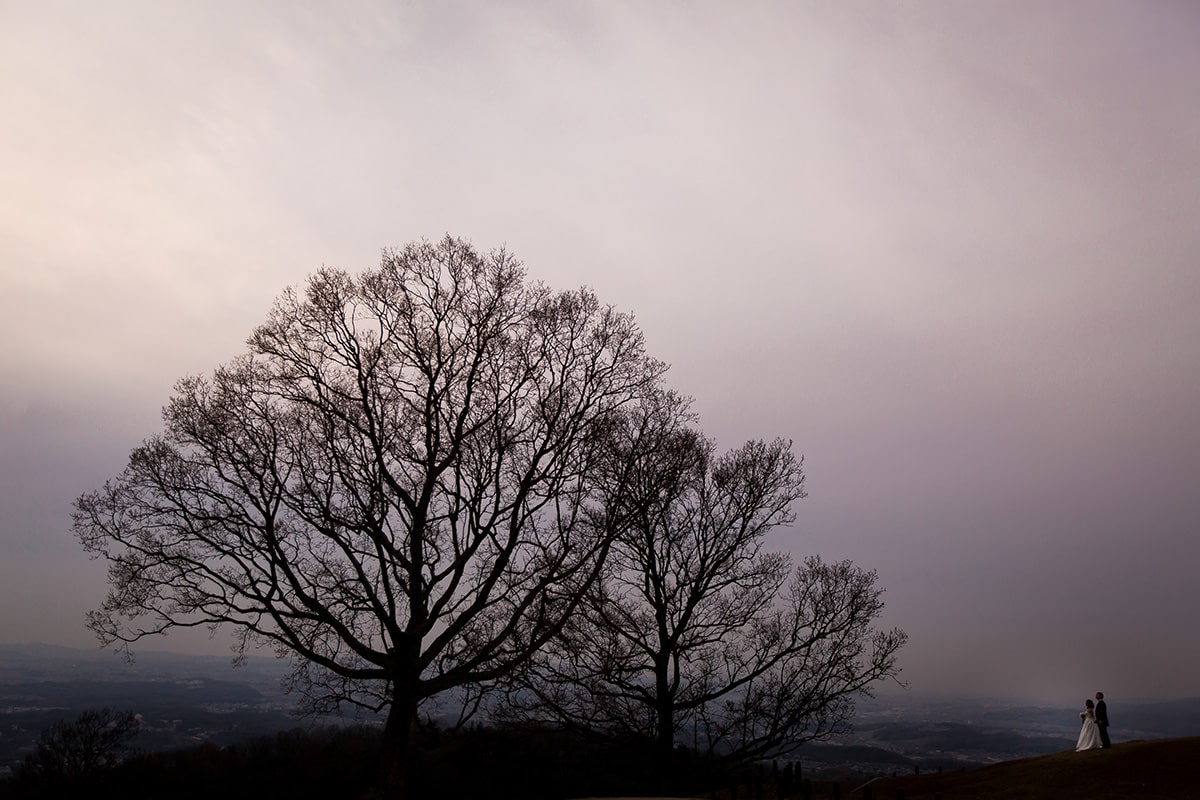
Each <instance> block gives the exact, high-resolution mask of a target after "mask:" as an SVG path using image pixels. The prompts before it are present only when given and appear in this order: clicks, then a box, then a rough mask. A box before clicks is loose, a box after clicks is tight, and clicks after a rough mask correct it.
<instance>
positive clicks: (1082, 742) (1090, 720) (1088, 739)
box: [1075, 699, 1104, 752]
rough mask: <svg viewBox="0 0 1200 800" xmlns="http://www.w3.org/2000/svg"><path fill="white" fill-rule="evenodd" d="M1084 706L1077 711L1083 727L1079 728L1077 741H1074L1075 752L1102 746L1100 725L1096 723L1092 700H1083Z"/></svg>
mask: <svg viewBox="0 0 1200 800" xmlns="http://www.w3.org/2000/svg"><path fill="white" fill-rule="evenodd" d="M1083 702H1084V706H1085V708H1084V709H1083V711H1080V712H1079V718H1080V719H1081V720H1083V727H1081V728H1080V729H1079V741H1078V742H1076V743H1075V752H1080V751H1083V750H1097V749H1099V748H1101V747H1103V746H1104V743H1103V742H1102V741H1101V739H1100V726H1099V725H1097V724H1096V711H1095V708H1094V707H1093V705H1092V701H1091V700H1090V699H1089V700H1084V701H1083Z"/></svg>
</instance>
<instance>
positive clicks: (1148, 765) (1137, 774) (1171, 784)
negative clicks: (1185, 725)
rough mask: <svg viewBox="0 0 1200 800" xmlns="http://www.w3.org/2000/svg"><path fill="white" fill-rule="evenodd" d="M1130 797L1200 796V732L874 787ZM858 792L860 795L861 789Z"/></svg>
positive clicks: (1079, 799) (946, 796)
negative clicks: (1181, 736) (1199, 733)
mask: <svg viewBox="0 0 1200 800" xmlns="http://www.w3.org/2000/svg"><path fill="white" fill-rule="evenodd" d="M899 788H903V789H904V792H905V798H906V800H928V799H929V798H933V797H934V795H935V794H941V796H942V798H943V800H1000V799H1001V798H1004V799H1005V800H1012V799H1013V798H1021V799H1022V800H1131V799H1137V798H1188V797H1200V737H1190V738H1186V739H1156V740H1153V741H1135V742H1123V743H1120V744H1117V745H1115V746H1114V747H1113V748H1112V749H1111V750H1089V751H1086V752H1083V753H1076V752H1075V751H1073V750H1068V751H1066V752H1063V753H1055V754H1053V755H1049V756H1039V757H1037V758H1026V759H1021V760H1019V761H1005V762H1003V763H1001V764H994V765H992V766H989V767H984V768H982V769H977V770H971V771H968V772H947V773H942V774H940V775H939V774H933V775H920V776H910V777H906V778H888V779H886V780H880V781H875V782H874V783H872V784H871V793H872V796H873V797H875V798H879V799H880V800H885V799H886V800H890V798H893V797H895V796H896V790H897V789H899ZM856 796H858V795H856Z"/></svg>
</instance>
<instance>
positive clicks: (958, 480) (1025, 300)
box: [0, 0, 1200, 705]
mask: <svg viewBox="0 0 1200 800" xmlns="http://www.w3.org/2000/svg"><path fill="white" fill-rule="evenodd" d="M745 5H747V6H749V8H742V7H740V6H739V7H738V9H737V10H736V11H735V10H734V6H733V5H731V4H729V3H726V2H696V3H676V2H665V0H664V1H663V2H656V1H655V0H650V2H643V1H642V0H638V1H637V2H633V1H632V0H631V1H630V2H620V0H594V2H587V1H586V0H581V1H580V2H571V3H550V2H546V3H533V2H529V3H519V2H518V3H491V2H482V0H481V1H480V2H476V3H442V2H437V3H435V2H382V1H381V2H360V3H345V4H337V5H336V8H335V6H334V5H332V4H327V3H307V4H306V3H301V2H282V0H281V1H280V2H262V3H254V4H249V3H242V2H234V1H233V0H230V1H229V2H205V3H188V4H182V3H159V2H154V0H145V1H144V2H116V3H105V4H96V3H87V2H38V3H6V4H3V5H0V108H2V109H3V117H2V121H0V176H2V177H0V335H2V336H3V341H4V342H5V343H6V346H5V347H4V348H3V351H2V352H0V376H2V377H0V555H2V558H0V642H23V641H44V642H50V643H56V644H66V645H75V646H92V645H93V644H94V642H93V640H92V639H91V638H90V635H89V634H88V633H87V632H86V631H85V630H84V628H83V614H84V612H85V610H87V609H89V608H91V607H94V606H95V605H97V604H98V603H99V602H100V601H101V600H102V598H103V593H104V567H103V565H102V564H100V563H97V562H91V561H89V560H88V559H87V558H86V556H85V555H84V554H83V553H82V551H81V550H80V548H79V547H78V545H77V544H76V543H75V541H74V539H73V538H72V536H71V534H70V532H69V508H70V503H71V502H72V500H73V499H74V498H75V497H76V496H77V495H78V494H80V493H81V492H83V491H86V490H89V489H92V488H95V487H97V486H99V485H100V484H101V483H102V482H103V481H104V480H105V479H106V478H109V477H111V476H113V475H115V474H116V473H117V472H118V471H119V470H120V469H121V467H122V465H123V462H124V459H125V458H126V456H127V455H128V452H129V450H130V449H132V448H133V447H134V446H136V445H137V444H138V443H139V442H140V441H141V440H142V439H143V438H144V437H145V436H148V435H150V434H151V433H153V432H154V431H155V430H157V428H158V425H159V420H158V412H159V409H160V408H161V406H162V405H163V404H164V403H165V402H166V400H167V398H168V397H169V395H170V391H171V385H172V384H173V382H174V381H175V380H176V379H177V378H179V377H182V376H184V375H187V374H192V373H197V372H207V371H210V370H211V369H212V368H214V367H216V366H217V365H218V364H220V363H223V362H225V361H227V360H229V359H230V358H232V357H233V356H235V355H236V354H237V353H239V352H240V351H241V350H242V347H243V341H244V340H245V338H246V336H247V335H248V334H249V333H250V331H251V330H252V328H253V327H254V326H255V325H256V324H257V323H258V322H260V321H262V320H263V319H264V318H265V315H266V312H267V310H268V309H269V307H270V304H271V301H272V300H273V298H274V297H275V296H276V295H277V294H278V293H279V292H280V291H281V290H282V289H283V288H284V287H285V286H287V285H290V284H297V283H299V282H301V281H303V280H304V278H305V277H306V275H307V274H308V273H310V272H311V271H313V270H315V269H317V268H319V267H320V266H321V265H323V264H328V265H335V266H340V267H345V268H348V269H352V270H358V269H362V268H366V267H370V266H373V265H374V264H375V263H376V262H377V260H378V254H379V250H380V249H381V248H383V247H386V246H399V245H403V244H405V243H406V242H408V241H411V240H414V239H419V238H422V237H426V238H433V239H436V238H439V237H440V236H442V235H443V234H445V233H451V234H453V235H457V236H462V237H465V238H468V239H470V240H472V241H473V242H474V243H475V244H476V245H477V246H478V247H480V248H481V249H490V248H492V247H496V246H500V245H507V247H508V248H509V249H510V250H512V251H513V252H515V253H516V254H517V255H518V256H519V257H520V258H522V259H523V260H524V261H525V263H526V266H527V267H528V269H529V272H530V274H531V276H533V277H534V278H538V279H541V280H544V281H546V282H547V283H549V284H551V285H552V286H554V287H557V288H571V287H575V286H578V285H581V284H587V285H589V286H591V287H593V288H594V289H595V290H596V291H597V293H598V294H599V296H600V297H601V299H602V300H604V301H606V302H610V303H613V304H615V305H616V306H618V307H619V308H621V309H624V310H629V311H632V312H634V313H635V314H636V315H637V317H638V319H639V321H640V323H641V325H642V327H643V329H644V330H645V332H646V334H647V338H648V342H649V346H650V348H651V350H652V352H653V353H654V354H655V355H657V356H658V357H660V358H662V359H663V360H666V361H668V362H670V363H671V364H672V365H673V368H672V370H671V373H670V382H671V383H672V385H673V386H675V387H676V388H678V389H680V390H681V391H684V392H687V393H689V394H692V395H694V396H695V398H696V407H697V409H698V410H699V412H700V413H701V415H702V422H703V424H704V427H705V429H706V430H707V431H708V432H709V433H710V434H711V435H713V436H715V437H716V438H717V439H718V441H719V443H720V445H721V446H722V447H733V446H736V445H738V444H740V443H741V442H742V441H744V440H745V439H747V438H751V437H754V438H757V437H763V438H771V437H774V436H785V437H790V438H792V439H794V440H795V442H796V448H797V450H798V451H800V452H802V453H803V454H804V455H805V457H806V462H805V463H806V467H807V473H808V489H809V497H808V499H806V500H804V501H803V502H802V503H800V505H799V506H798V507H797V514H798V522H797V524H796V525H795V526H794V527H793V528H790V529H787V530H784V531H780V532H779V534H778V536H777V546H778V547H780V548H787V549H789V550H791V551H793V552H794V553H795V554H796V555H797V557H800V556H802V555H803V554H805V553H809V552H817V553H820V554H822V555H823V556H825V557H826V558H828V559H841V558H851V559H853V560H854V561H856V562H857V563H859V564H860V565H862V566H865V567H870V568H874V569H876V570H878V573H879V577H880V582H881V584H882V585H883V586H884V587H886V590H887V592H886V595H885V599H886V601H887V603H888V610H887V619H886V622H887V623H888V624H890V625H899V626H900V627H903V628H905V629H906V630H907V631H908V632H909V634H910V636H911V640H910V644H909V646H908V647H907V648H906V649H905V651H904V652H903V654H902V665H903V667H904V674H903V677H904V678H906V679H907V680H908V681H909V682H910V683H911V684H912V686H913V688H914V689H918V690H924V691H953V692H964V693H970V694H982V695H996V696H1010V697H1028V698H1044V699H1053V700H1061V701H1063V702H1066V703H1070V704H1072V705H1073V704H1075V703H1076V702H1077V701H1079V700H1080V699H1081V698H1082V697H1084V696H1086V695H1090V694H1091V693H1092V692H1094V691H1095V690H1096V689H1103V690H1104V691H1105V692H1106V694H1107V695H1108V696H1109V697H1111V698H1114V699H1117V698H1121V697H1126V698H1129V697H1133V696H1138V697H1170V696H1180V695H1200V674H1198V673H1197V671H1196V670H1195V668H1194V665H1195V664H1196V663H1197V662H1200V636H1198V635H1197V634H1196V632H1195V631H1196V622H1195V612H1196V611H1197V609H1200V581H1198V580H1197V579H1196V576H1195V571H1196V565H1197V564H1200V491H1197V487H1198V484H1200V417H1198V415H1200V264H1198V263H1197V261H1198V259H1200V221H1198V220H1200V91H1198V90H1197V87H1200V47H1197V46H1196V42H1198V41H1200V5H1196V4H1194V3H1189V2H1169V1H1168V0H1164V2H1156V3H1148V4H1142V3H1131V2H1112V3H1106V2H1091V1H1090V0H1089V1H1088V2H1083V1H1082V0H1080V2H1055V3H1044V2H978V3H975V2H973V3H961V2H954V1H952V0H946V2H934V1H933V0H929V1H928V2H919V3H903V4H889V3H876V2H861V3H859V2H842V1H841V0H839V2H824V3H793V2H778V3H774V2H760V3H754V4H745ZM205 646H207V647H209V648H210V649H213V648H214V647H215V648H216V649H218V650H219V649H220V648H219V647H218V646H216V645H213V644H210V643H207V642H204V641H203V640H198V639H188V638H186V637H178V636H176V637H171V638H170V639H167V640H165V641H163V642H161V643H158V644H156V645H154V646H153V649H199V648H204V647H205Z"/></svg>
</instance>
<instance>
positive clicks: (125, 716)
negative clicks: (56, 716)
mask: <svg viewBox="0 0 1200 800" xmlns="http://www.w3.org/2000/svg"><path fill="white" fill-rule="evenodd" d="M137 732H138V718H137V716H136V715H135V714H134V713H133V712H131V711H117V710H116V709H114V708H99V709H88V710H87V711H84V712H83V713H81V714H80V715H79V716H78V717H77V718H76V719H74V720H71V721H63V722H55V723H54V724H52V725H50V726H49V727H48V728H46V730H44V731H42V734H41V736H39V737H38V741H37V746H36V747H35V748H34V751H33V752H32V753H30V754H29V755H27V756H26V757H25V760H24V761H23V762H21V765H20V767H19V768H18V769H17V772H16V776H17V780H18V781H20V782H21V783H23V784H41V783H62V782H68V783H69V782H72V781H78V780H81V779H84V778H88V777H90V776H92V775H94V774H95V773H96V772H98V771H100V770H102V769H107V768H109V767H113V766H115V765H116V764H118V763H119V762H120V760H121V757H122V755H123V754H124V751H125V749H126V746H127V745H126V743H127V742H128V740H129V739H130V738H131V737H132V736H134V735H135V734H136V733H137Z"/></svg>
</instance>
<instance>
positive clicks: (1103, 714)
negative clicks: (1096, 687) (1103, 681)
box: [1096, 692, 1112, 750]
mask: <svg viewBox="0 0 1200 800" xmlns="http://www.w3.org/2000/svg"><path fill="white" fill-rule="evenodd" d="M1096 724H1097V725H1099V726H1100V746H1101V747H1103V748H1104V749H1105V750H1107V749H1108V748H1110V747H1112V742H1111V741H1109V738H1108V704H1107V703H1105V702H1104V692H1096Z"/></svg>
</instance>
